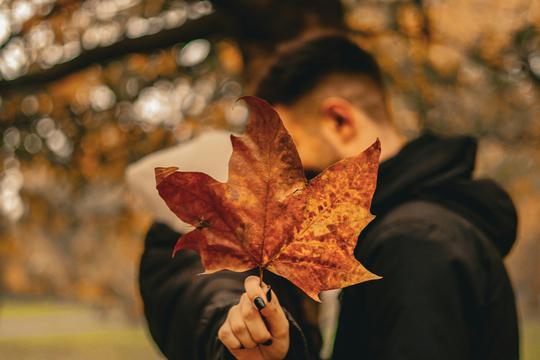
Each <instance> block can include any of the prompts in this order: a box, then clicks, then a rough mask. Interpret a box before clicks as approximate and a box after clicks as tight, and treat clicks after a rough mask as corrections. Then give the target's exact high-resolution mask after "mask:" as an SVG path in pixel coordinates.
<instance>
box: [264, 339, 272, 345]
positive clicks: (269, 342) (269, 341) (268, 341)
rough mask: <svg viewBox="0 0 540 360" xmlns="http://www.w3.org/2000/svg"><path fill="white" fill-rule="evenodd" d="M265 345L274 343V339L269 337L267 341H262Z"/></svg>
mask: <svg viewBox="0 0 540 360" xmlns="http://www.w3.org/2000/svg"><path fill="white" fill-rule="evenodd" d="M262 344H263V345H264V346H270V345H272V339H268V340H266V341H265V342H263V343H262Z"/></svg>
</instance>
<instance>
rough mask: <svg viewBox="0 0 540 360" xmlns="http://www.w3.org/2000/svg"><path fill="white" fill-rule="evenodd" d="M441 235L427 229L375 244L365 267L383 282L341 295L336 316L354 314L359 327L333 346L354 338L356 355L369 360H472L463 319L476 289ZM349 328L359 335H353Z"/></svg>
mask: <svg viewBox="0 0 540 360" xmlns="http://www.w3.org/2000/svg"><path fill="white" fill-rule="evenodd" d="M409 229H410V227H409ZM423 235H425V236H423ZM447 236H448V234H442V233H437V230H436V229H431V230H430V231H428V232H424V233H414V232H407V233H400V232H395V233H394V234H391V235H389V236H387V237H385V238H384V239H381V241H379V242H378V244H377V246H376V248H374V249H373V250H372V251H371V252H370V255H369V257H370V262H369V266H368V268H369V269H370V270H371V271H373V272H374V273H376V274H378V275H381V276H382V277H383V278H382V279H381V280H378V281H373V282H368V283H366V284H362V291H361V292H358V293H357V294H356V295H353V296H352V297H349V298H348V299H346V294H344V296H343V307H342V309H343V310H344V311H343V312H342V314H349V316H350V314H351V313H355V311H359V312H360V313H361V314H362V315H361V316H360V319H362V320H363V321H364V324H363V325H360V324H358V323H356V324H350V325H348V326H349V329H345V327H343V328H341V329H340V330H338V340H337V342H339V341H349V342H351V341H353V339H352V338H350V339H346V338H345V337H346V336H345V337H344V338H341V339H340V335H345V333H348V334H353V333H354V334H355V336H357V342H356V344H358V345H360V349H359V351H360V353H365V354H366V356H365V358H366V359H373V360H375V359H376V360H396V359H399V360H402V359H403V360H405V359H406V360H409V359H410V360H413V359H414V360H424V359H425V360H428V359H439V360H446V359H447V360H452V359H461V360H467V359H475V358H476V357H475V356H474V353H473V352H474V350H473V349H472V348H471V341H470V337H471V336H473V332H472V331H471V329H470V327H469V325H468V324H467V322H466V319H467V317H468V316H469V315H468V314H469V312H471V311H473V309H474V307H473V306H472V303H473V301H472V300H471V298H473V297H474V291H475V290H474V288H475V287H476V286H479V284H475V280H474V279H473V278H474V277H473V276H472V275H471V271H470V269H469V268H468V265H467V264H466V262H463V261H462V259H461V257H460V256H459V254H456V253H455V252H453V250H452V249H448V248H447V246H448V244H451V241H443V240H441V239H443V238H446V237H447ZM450 246H451V245H450ZM359 308H361V309H360V310H358V309H359ZM356 322H358V321H356ZM345 326H347V325H345ZM355 326H356V328H357V329H360V330H358V331H356V332H354V327H355ZM340 332H341V334H340ZM340 345H343V346H344V347H346V346H348V345H347V344H340ZM338 358H339V357H338Z"/></svg>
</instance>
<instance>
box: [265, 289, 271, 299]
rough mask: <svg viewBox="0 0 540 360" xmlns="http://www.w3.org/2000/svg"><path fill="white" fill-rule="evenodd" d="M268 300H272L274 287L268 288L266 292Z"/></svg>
mask: <svg viewBox="0 0 540 360" xmlns="http://www.w3.org/2000/svg"><path fill="white" fill-rule="evenodd" d="M266 300H268V302H270V301H272V289H270V288H268V291H267V292H266Z"/></svg>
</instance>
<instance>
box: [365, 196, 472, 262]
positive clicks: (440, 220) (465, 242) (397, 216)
mask: <svg viewBox="0 0 540 360" xmlns="http://www.w3.org/2000/svg"><path fill="white" fill-rule="evenodd" d="M480 238H481V235H480V233H479V230H478V229H477V228H476V227H475V226H474V225H473V224H472V223H471V222H469V221H468V220H467V219H466V218H464V217H463V216H461V215H460V214H458V213H456V212H455V211H452V210H449V209H447V208H445V207H444V206H442V205H439V204H436V203H434V202H430V201H410V202H407V203H404V204H401V205H399V206H397V207H396V208H394V209H393V210H391V211H390V212H388V213H387V214H385V215H384V216H383V217H382V218H381V219H380V220H378V221H375V223H374V224H373V226H372V227H371V228H370V229H369V231H368V233H367V235H366V236H365V238H364V239H363V240H362V242H363V243H362V244H361V248H362V249H360V250H361V251H363V252H364V255H366V256H370V255H371V254H373V253H375V252H379V251H381V250H385V252H399V254H401V255H411V256H412V257H416V255H418V254H420V253H422V254H423V255H429V256H433V257H436V258H438V259H441V260H442V259H446V260H447V261H453V260H456V259H461V260H463V259H467V260H471V259H473V258H475V257H476V256H477V255H478V252H479V251H480V247H481V243H482V242H481V239H480Z"/></svg>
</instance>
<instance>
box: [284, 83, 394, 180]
mask: <svg viewBox="0 0 540 360" xmlns="http://www.w3.org/2000/svg"><path fill="white" fill-rule="evenodd" d="M334 90H335V89H334ZM362 90H363V91H362ZM355 91H356V92H358V91H361V95H362V104H363V105H364V106H362V107H360V106H358V105H356V104H353V103H351V102H350V101H349V100H347V99H346V98H344V97H339V96H330V95H329V94H331V93H338V91H332V89H330V90H329V91H323V90H321V91H318V92H317V93H316V94H313V95H311V96H307V97H305V98H303V99H301V100H299V101H298V102H297V103H294V104H292V105H290V106H284V105H277V106H275V109H276V111H277V112H278V113H279V115H280V117H281V119H282V120H283V123H284V125H285V127H286V128H287V130H288V131H289V133H290V134H291V136H292V138H293V140H294V142H295V144H296V147H297V149H298V153H299V155H300V158H301V160H302V164H303V166H304V168H305V169H306V170H308V171H309V172H314V173H317V172H320V171H322V170H323V169H325V168H326V167H328V166H330V165H332V164H333V163H335V162H337V161H339V160H341V159H343V158H345V157H349V156H354V155H357V154H359V153H360V152H361V151H363V150H364V149H366V148H367V147H369V146H370V145H371V144H372V143H373V142H374V141H375V140H376V139H377V138H378V137H379V138H382V137H383V136H384V135H385V134H384V133H385V131H386V129H387V126H386V125H385V126H383V125H382V124H383V123H384V124H386V123H387V121H386V118H383V119H382V120H381V118H382V117H383V115H384V116H385V114H386V111H385V103H384V99H383V97H382V95H381V93H380V91H374V90H373V88H372V87H368V86H366V87H365V88H363V89H362V88H361V87H360V89H359V86H358V85H357V84H356V83H355ZM366 108H367V109H369V110H370V113H371V114H377V109H378V108H380V109H381V110H380V114H381V118H378V119H373V118H372V117H371V116H369V115H368V114H367V113H366V112H365V111H364V110H363V109H366Z"/></svg>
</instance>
